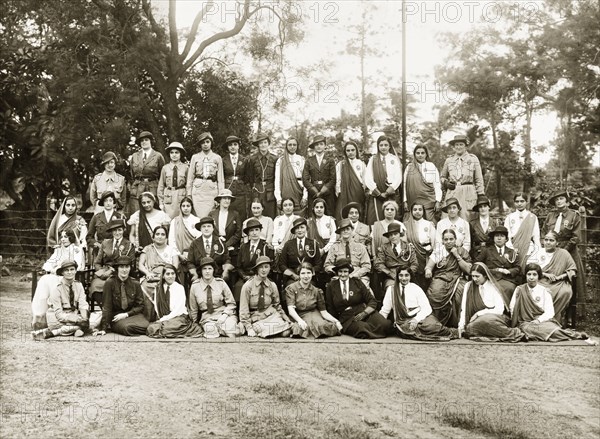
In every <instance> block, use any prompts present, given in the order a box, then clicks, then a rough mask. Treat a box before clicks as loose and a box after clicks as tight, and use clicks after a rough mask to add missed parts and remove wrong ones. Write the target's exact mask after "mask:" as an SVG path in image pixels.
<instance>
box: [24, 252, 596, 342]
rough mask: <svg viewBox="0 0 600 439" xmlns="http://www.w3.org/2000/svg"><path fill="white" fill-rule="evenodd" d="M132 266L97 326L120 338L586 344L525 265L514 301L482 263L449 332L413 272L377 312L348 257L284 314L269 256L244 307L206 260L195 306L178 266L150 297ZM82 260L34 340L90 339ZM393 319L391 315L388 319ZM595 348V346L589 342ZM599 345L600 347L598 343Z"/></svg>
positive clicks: (308, 273) (68, 270) (109, 291)
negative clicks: (343, 337) (563, 322)
mask: <svg viewBox="0 0 600 439" xmlns="http://www.w3.org/2000/svg"><path fill="white" fill-rule="evenodd" d="M131 263H132V261H131V260H130V259H129V258H127V257H125V256H121V257H119V258H118V259H117V260H116V261H115V263H114V266H115V269H116V271H117V274H116V276H114V277H111V278H110V279H108V280H107V281H106V283H105V284H104V288H103V294H104V303H103V308H102V321H101V323H100V328H99V329H97V330H95V331H94V334H95V335H104V334H106V332H107V331H113V332H115V333H119V334H123V335H136V334H146V335H148V336H150V337H156V338H174V337H201V336H204V337H206V338H216V337H219V336H226V337H235V336H240V335H243V334H244V333H246V334H247V335H248V336H250V337H255V336H259V337H263V338H266V337H272V336H276V335H281V336H297V337H303V338H308V337H310V336H312V337H315V338H319V337H323V336H335V335H340V333H342V334H347V335H351V336H353V337H356V338H383V337H386V336H389V335H392V334H393V333H396V334H397V335H399V336H400V337H405V338H410V339H417V340H430V341H447V340H451V339H455V338H459V337H463V336H464V337H467V338H470V339H473V340H485V341H508V342H518V341H528V340H539V341H565V340H573V339H581V340H588V336H587V335H586V334H585V333H580V332H576V331H573V330H570V329H563V328H562V327H561V326H560V324H559V323H558V322H557V321H556V320H555V319H554V306H553V300H552V297H551V295H550V292H549V291H548V290H547V289H545V288H544V287H543V286H541V285H540V284H539V283H538V280H539V278H540V277H541V275H542V269H541V267H540V266H539V265H537V264H528V265H527V266H526V277H527V283H526V284H524V285H520V286H519V287H518V288H517V290H516V291H515V294H514V295H513V297H512V299H511V301H510V303H507V302H506V300H505V298H504V297H503V295H502V294H501V292H500V288H499V286H498V284H497V282H496V279H495V278H494V276H493V275H492V274H491V272H490V271H489V269H488V268H487V266H486V265H485V264H483V263H475V264H473V265H472V267H471V268H470V275H471V278H472V280H471V281H469V282H467V283H466V284H465V286H464V287H463V288H462V289H460V290H456V291H455V295H456V298H457V299H458V300H455V301H453V303H460V306H459V307H458V308H457V309H456V314H457V315H458V316H459V323H458V328H452V327H449V326H448V325H445V324H444V323H443V322H442V321H441V320H440V319H439V318H438V313H437V312H436V311H437V310H436V308H435V307H432V305H431V304H430V302H429V300H428V297H427V295H426V294H425V293H424V292H423V290H422V289H421V288H420V287H419V286H418V285H416V284H414V283H412V282H410V281H411V272H410V270H409V269H406V268H403V269H401V270H399V271H398V273H397V278H396V280H395V282H394V284H393V285H390V286H389V287H388V288H387V290H386V294H385V298H384V302H383V307H382V309H381V310H380V311H379V312H377V310H376V305H377V303H376V300H375V298H374V296H373V294H372V293H371V292H370V291H369V290H368V289H367V288H366V286H365V285H364V284H363V283H362V281H360V280H359V279H356V278H350V274H351V273H352V271H353V267H352V265H351V264H350V262H349V261H348V260H347V259H341V260H339V261H338V262H337V263H336V264H335V267H334V271H335V274H336V278H335V279H333V280H332V281H331V282H330V283H329V284H328V285H327V289H326V292H325V295H323V292H322V291H321V290H320V289H318V288H316V287H315V286H314V285H313V284H312V282H311V281H312V277H313V275H314V269H313V267H312V265H311V264H310V263H307V262H304V263H302V264H301V266H300V269H299V271H298V273H299V280H298V281H296V282H293V283H292V284H290V285H289V286H287V288H286V289H285V295H286V296H287V311H288V312H287V313H286V312H285V311H284V309H283V308H282V306H281V303H280V300H279V293H278V289H277V285H276V284H275V283H274V282H272V281H271V280H270V279H269V278H268V275H269V272H270V269H271V263H272V261H271V260H270V258H269V257H267V256H260V257H259V258H258V259H257V262H256V265H255V267H254V269H255V273H256V274H255V275H254V276H252V277H251V278H250V279H249V280H248V281H246V282H245V283H244V285H243V287H242V291H241V296H240V301H239V320H238V314H237V313H236V309H237V307H238V303H237V302H236V300H235V299H234V297H233V294H232V292H231V290H230V289H229V287H228V286H227V284H226V283H225V282H224V281H223V280H222V279H220V278H216V277H215V276H214V273H215V270H216V268H217V266H216V263H215V261H214V260H213V259H211V258H209V257H206V258H203V260H202V262H201V263H200V269H201V276H200V277H199V278H198V279H197V280H196V281H194V283H193V284H192V287H191V291H190V297H189V307H188V306H186V295H185V291H184V289H183V286H182V285H181V284H179V283H177V282H176V280H175V278H176V268H175V267H174V266H173V265H166V266H165V267H164V268H163V270H162V273H161V276H160V279H159V281H158V283H157V286H156V288H155V289H154V293H153V294H152V295H150V294H148V292H147V291H144V290H143V289H142V287H141V285H140V284H139V283H138V282H137V281H136V280H134V279H132V278H131V277H130V270H131ZM76 268H77V263H76V262H74V261H65V262H63V263H62V264H61V267H60V268H59V270H58V272H57V274H58V275H60V276H62V277H61V278H60V280H59V282H58V284H57V285H56V286H55V287H54V288H53V289H52V291H51V293H50V297H49V299H48V309H47V312H46V319H47V322H48V328H45V329H41V330H38V331H33V332H32V335H33V338H34V339H47V338H52V337H55V336H60V335H72V334H74V335H76V336H83V335H84V333H85V332H86V331H87V330H88V328H89V308H88V305H87V302H86V300H85V293H84V292H83V287H82V286H81V284H80V283H79V282H77V281H75V274H76ZM390 317H391V318H390ZM588 342H591V341H588ZM591 343H594V342H591Z"/></svg>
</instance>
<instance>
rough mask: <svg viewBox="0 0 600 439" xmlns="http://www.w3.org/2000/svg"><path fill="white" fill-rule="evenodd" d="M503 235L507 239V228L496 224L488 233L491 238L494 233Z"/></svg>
mask: <svg viewBox="0 0 600 439" xmlns="http://www.w3.org/2000/svg"><path fill="white" fill-rule="evenodd" d="M498 234H500V235H504V236H506V239H508V229H507V228H506V227H504V226H496V228H495V229H494V230H492V231H491V232H490V233H489V234H488V235H489V237H490V238H493V237H494V235H498Z"/></svg>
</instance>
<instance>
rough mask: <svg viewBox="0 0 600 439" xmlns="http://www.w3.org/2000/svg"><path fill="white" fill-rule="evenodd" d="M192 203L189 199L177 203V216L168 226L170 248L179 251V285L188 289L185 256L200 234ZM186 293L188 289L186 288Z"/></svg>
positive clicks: (185, 198)
mask: <svg viewBox="0 0 600 439" xmlns="http://www.w3.org/2000/svg"><path fill="white" fill-rule="evenodd" d="M192 206H193V201H192V199H191V198H190V197H184V198H183V199H182V200H181V203H179V215H177V216H176V217H175V218H173V219H172V220H171V225H170V226H169V240H168V243H169V245H170V246H172V247H176V248H177V250H178V251H179V259H180V260H181V262H182V263H181V264H180V265H179V272H178V279H179V283H181V284H182V285H184V286H185V287H188V286H189V285H187V279H186V276H185V273H187V264H186V262H187V256H188V251H189V249H190V245H191V244H192V241H193V240H194V239H196V238H198V237H199V236H200V235H202V233H200V231H199V230H198V229H196V227H195V226H196V224H198V222H199V221H200V219H199V218H198V217H197V216H195V215H193V214H192ZM186 291H188V289H187V288H186Z"/></svg>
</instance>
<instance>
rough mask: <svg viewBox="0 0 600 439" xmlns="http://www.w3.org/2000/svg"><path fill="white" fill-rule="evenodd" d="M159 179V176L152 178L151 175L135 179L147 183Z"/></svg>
mask: <svg viewBox="0 0 600 439" xmlns="http://www.w3.org/2000/svg"><path fill="white" fill-rule="evenodd" d="M156 180H158V178H151V177H135V181H143V182H145V183H149V182H151V181H156Z"/></svg>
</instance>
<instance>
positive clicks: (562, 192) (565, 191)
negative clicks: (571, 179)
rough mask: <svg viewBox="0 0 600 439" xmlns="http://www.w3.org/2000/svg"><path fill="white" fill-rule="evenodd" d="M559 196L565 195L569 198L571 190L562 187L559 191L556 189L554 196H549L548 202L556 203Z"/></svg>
mask: <svg viewBox="0 0 600 439" xmlns="http://www.w3.org/2000/svg"><path fill="white" fill-rule="evenodd" d="M558 197H565V198H566V199H567V200H568V199H569V198H570V197H569V192H568V191H567V190H566V189H560V190H558V191H555V192H554V193H553V194H552V196H551V197H550V198H548V203H550V204H554V201H555V200H556V199H557V198H558Z"/></svg>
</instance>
